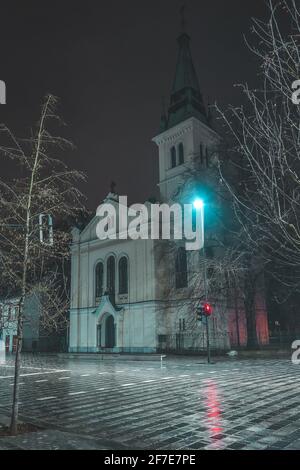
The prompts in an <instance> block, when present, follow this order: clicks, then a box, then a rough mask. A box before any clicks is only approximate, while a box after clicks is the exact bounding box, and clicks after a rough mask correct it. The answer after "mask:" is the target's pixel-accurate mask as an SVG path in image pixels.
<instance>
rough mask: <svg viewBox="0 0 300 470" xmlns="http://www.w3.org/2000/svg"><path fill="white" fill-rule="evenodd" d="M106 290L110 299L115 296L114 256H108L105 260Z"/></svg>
mask: <svg viewBox="0 0 300 470" xmlns="http://www.w3.org/2000/svg"><path fill="white" fill-rule="evenodd" d="M106 279H107V290H108V293H109V295H110V296H111V298H112V299H113V298H114V294H115V282H116V263H115V258H114V256H110V257H109V258H108V260H107V277H106Z"/></svg>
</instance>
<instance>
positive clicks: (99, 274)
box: [95, 262, 103, 299]
mask: <svg viewBox="0 0 300 470" xmlns="http://www.w3.org/2000/svg"><path fill="white" fill-rule="evenodd" d="M102 295H103V263H101V262H100V263H98V264H97V266H96V270H95V297H96V299H99V298H100V297H101V296H102Z"/></svg>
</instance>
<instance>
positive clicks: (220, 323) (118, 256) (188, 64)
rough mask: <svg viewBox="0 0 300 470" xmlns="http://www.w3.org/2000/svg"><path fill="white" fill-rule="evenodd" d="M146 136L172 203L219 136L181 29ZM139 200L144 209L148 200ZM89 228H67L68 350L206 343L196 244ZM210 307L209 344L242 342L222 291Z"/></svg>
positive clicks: (164, 195) (261, 312)
mask: <svg viewBox="0 0 300 470" xmlns="http://www.w3.org/2000/svg"><path fill="white" fill-rule="evenodd" d="M153 141H154V143H155V144H156V145H157V147H158V154H159V182H158V186H159V191H160V202H166V203H169V204H171V203H173V202H176V201H178V200H179V199H180V198H181V197H182V198H183V197H184V196H183V194H184V192H183V190H182V188H183V187H184V186H185V182H186V180H187V175H192V174H193V171H194V169H195V165H194V162H196V161H197V162H198V164H199V165H200V167H201V168H203V174H205V172H206V171H209V166H210V160H211V159H212V158H214V155H215V154H216V152H217V148H218V145H219V142H220V138H219V136H218V135H217V133H216V132H215V130H214V129H213V128H212V127H211V125H210V119H209V116H208V114H207V111H206V108H205V106H204V103H203V99H202V95H201V92H200V87H199V82H198V78H197V74H196V71H195V68H194V64H193V60H192V56H191V50H190V38H189V36H188V34H186V33H185V32H183V33H182V34H181V35H180V36H179V38H178V60H177V66H176V73H175V80H174V83H173V88H172V92H171V99H170V106H169V109H168V112H167V113H163V115H162V118H161V124H160V131H159V134H158V135H157V136H156V137H155V138H154V139H153ZM107 202H110V203H111V204H113V205H114V206H115V207H116V210H117V211H118V205H119V204H120V201H119V196H118V195H117V194H115V191H114V190H112V191H111V192H110V193H109V194H108V196H107V197H106V199H105V201H103V203H107ZM146 205H148V206H149V208H150V206H151V202H150V201H148V202H147V203H146ZM96 226H97V216H96V217H94V219H93V220H92V221H90V223H89V224H88V225H87V226H86V227H85V228H84V229H83V230H81V231H80V230H79V229H77V228H74V229H73V243H72V247H71V250H72V258H71V260H72V261H71V263H72V271H71V308H70V337H69V350H70V352H124V353H125V352H128V353H135V352H140V353H152V352H157V351H192V350H193V351H194V350H201V349H205V345H206V328H205V325H204V324H201V323H199V322H197V319H196V313H195V312H196V308H197V305H199V299H201V296H202V297H203V282H204V281H203V270H202V264H203V263H202V262H203V254H202V253H200V250H199V251H195V252H187V251H186V250H185V248H184V244H180V243H179V244H175V245H172V246H171V247H170V244H168V243H165V242H161V241H158V240H151V239H139V240H131V239H118V238H117V239H115V240H109V239H108V240H100V239H99V238H98V237H97V235H96ZM211 230H213V228H211ZM216 230H217V229H216ZM210 251H211V252H212V249H211V250H210ZM201 263H202V264H201ZM199 267H200V268H199ZM213 307H214V314H213V317H212V318H211V320H210V323H211V329H210V334H211V344H212V347H213V348H214V349H216V350H222V351H224V350H228V349H230V347H232V346H233V345H234V344H235V342H236V337H238V338H239V341H240V342H241V343H243V341H244V342H245V341H246V335H245V328H246V321H245V315H244V312H243V309H242V307H241V306H239V305H238V306H237V305H235V308H234V309H233V308H232V307H231V306H229V305H228V302H227V301H226V299H224V298H221V297H220V298H215V299H213ZM237 318H238V324H237V322H236V320H237ZM257 318H259V321H258V325H259V335H258V336H259V338H260V342H261V343H267V342H268V325H267V316H266V313H265V307H264V304H263V302H261V303H260V304H259V305H258V306H257ZM236 329H238V332H236Z"/></svg>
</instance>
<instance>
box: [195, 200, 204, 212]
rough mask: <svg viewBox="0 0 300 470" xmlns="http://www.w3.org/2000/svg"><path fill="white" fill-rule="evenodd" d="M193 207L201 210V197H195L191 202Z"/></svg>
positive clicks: (202, 204)
mask: <svg viewBox="0 0 300 470" xmlns="http://www.w3.org/2000/svg"><path fill="white" fill-rule="evenodd" d="M193 207H194V209H196V210H201V209H203V207H204V202H203V200H202V199H195V200H194V202H193Z"/></svg>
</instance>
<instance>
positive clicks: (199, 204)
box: [193, 198, 211, 364]
mask: <svg viewBox="0 0 300 470" xmlns="http://www.w3.org/2000/svg"><path fill="white" fill-rule="evenodd" d="M193 206H194V209H195V210H197V211H198V210H200V211H201V228H202V237H203V283H204V301H205V302H207V300H208V299H207V295H208V289H207V271H206V253H205V236H204V233H205V232H204V201H203V199H198V198H197V199H195V200H194V202H193ZM208 319H209V315H206V316H205V326H206V349H207V362H208V364H210V362H211V361H210V341H209V321H208Z"/></svg>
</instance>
